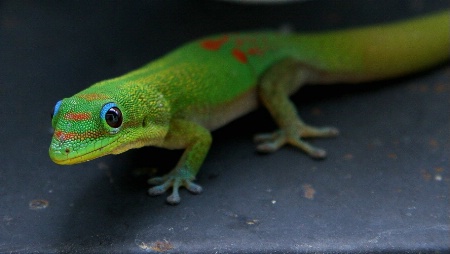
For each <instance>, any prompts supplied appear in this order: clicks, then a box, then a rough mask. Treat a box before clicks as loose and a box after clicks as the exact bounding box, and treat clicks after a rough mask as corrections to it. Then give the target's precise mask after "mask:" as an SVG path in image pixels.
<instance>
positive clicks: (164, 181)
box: [148, 173, 203, 205]
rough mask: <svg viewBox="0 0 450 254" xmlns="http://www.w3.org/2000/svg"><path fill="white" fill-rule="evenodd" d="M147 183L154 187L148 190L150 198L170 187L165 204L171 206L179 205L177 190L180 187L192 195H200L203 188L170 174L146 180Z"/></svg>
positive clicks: (189, 180) (179, 199)
mask: <svg viewBox="0 0 450 254" xmlns="http://www.w3.org/2000/svg"><path fill="white" fill-rule="evenodd" d="M148 183H149V184H151V185H156V186H154V187H152V188H150V189H148V194H150V195H151V196H156V195H160V194H162V193H164V192H166V191H167V190H168V189H169V188H171V187H172V194H170V195H169V196H168V197H167V199H166V201H167V203H169V204H171V205H177V204H178V203H180V201H181V198H180V194H179V193H178V189H179V188H180V187H181V186H183V187H185V188H186V189H187V190H189V191H190V192H192V193H194V194H200V193H201V192H202V191H203V188H202V187H201V186H200V185H198V184H195V183H193V180H191V179H184V177H180V176H177V175H174V174H170V173H169V174H168V175H165V176H162V177H154V178H151V179H149V180H148Z"/></svg>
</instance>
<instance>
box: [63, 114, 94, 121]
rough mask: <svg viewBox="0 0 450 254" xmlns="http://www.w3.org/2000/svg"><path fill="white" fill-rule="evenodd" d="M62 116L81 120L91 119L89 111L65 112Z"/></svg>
mask: <svg viewBox="0 0 450 254" xmlns="http://www.w3.org/2000/svg"><path fill="white" fill-rule="evenodd" d="M64 118H65V119H67V120H74V121H81V120H89V119H91V114H90V113H85V112H83V113H67V114H65V115H64Z"/></svg>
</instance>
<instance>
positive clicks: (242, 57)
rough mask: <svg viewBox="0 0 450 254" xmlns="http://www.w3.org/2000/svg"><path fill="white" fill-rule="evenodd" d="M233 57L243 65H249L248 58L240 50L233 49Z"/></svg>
mask: <svg viewBox="0 0 450 254" xmlns="http://www.w3.org/2000/svg"><path fill="white" fill-rule="evenodd" d="M232 53H233V56H234V58H236V60H238V61H239V62H241V63H244V64H245V63H247V56H246V55H245V53H244V52H242V51H241V50H240V49H233V52H232Z"/></svg>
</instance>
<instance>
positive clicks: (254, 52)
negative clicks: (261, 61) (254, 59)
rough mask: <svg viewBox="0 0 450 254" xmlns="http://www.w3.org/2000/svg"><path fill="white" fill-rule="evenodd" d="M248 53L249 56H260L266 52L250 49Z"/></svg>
mask: <svg viewBox="0 0 450 254" xmlns="http://www.w3.org/2000/svg"><path fill="white" fill-rule="evenodd" d="M247 53H248V54H249V55H259V56H260V55H262V54H264V52H263V51H262V50H261V49H260V48H249V49H248V50H247Z"/></svg>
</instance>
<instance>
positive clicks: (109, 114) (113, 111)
mask: <svg viewBox="0 0 450 254" xmlns="http://www.w3.org/2000/svg"><path fill="white" fill-rule="evenodd" d="M101 117H102V118H103V119H105V121H106V123H107V124H108V125H109V126H110V127H111V128H119V127H120V126H121V125H122V121H123V117H122V112H121V111H120V109H119V108H118V107H117V105H116V104H115V103H112V102H110V103H107V104H105V105H104V106H103V108H102V112H101Z"/></svg>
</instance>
